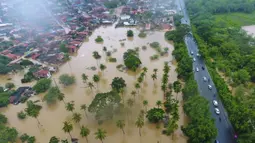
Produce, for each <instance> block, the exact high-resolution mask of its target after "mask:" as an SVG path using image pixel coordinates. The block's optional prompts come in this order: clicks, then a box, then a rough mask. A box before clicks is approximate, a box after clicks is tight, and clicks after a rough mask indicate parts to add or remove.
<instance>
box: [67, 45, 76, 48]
mask: <svg viewBox="0 0 255 143" xmlns="http://www.w3.org/2000/svg"><path fill="white" fill-rule="evenodd" d="M68 48H69V49H76V47H75V46H73V45H70V46H68Z"/></svg>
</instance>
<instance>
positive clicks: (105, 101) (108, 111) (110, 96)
mask: <svg viewBox="0 0 255 143" xmlns="http://www.w3.org/2000/svg"><path fill="white" fill-rule="evenodd" d="M120 100H121V99H120V95H119V94H118V93H117V92H115V91H110V92H106V93H98V94H96V96H95V98H94V99H93V101H92V102H91V104H90V105H89V107H88V111H89V112H91V113H95V114H96V115H95V117H96V119H97V120H103V118H105V119H112V117H113V115H114V112H115V110H116V109H117V108H116V107H118V106H119V104H120Z"/></svg>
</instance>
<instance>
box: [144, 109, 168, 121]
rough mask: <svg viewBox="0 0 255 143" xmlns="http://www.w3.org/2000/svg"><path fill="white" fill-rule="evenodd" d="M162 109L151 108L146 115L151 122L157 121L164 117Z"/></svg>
mask: <svg viewBox="0 0 255 143" xmlns="http://www.w3.org/2000/svg"><path fill="white" fill-rule="evenodd" d="M164 114H165V112H164V110H163V109H161V108H152V109H150V110H149V111H148V112H147V115H146V117H147V118H148V120H149V121H150V122H152V123H158V122H160V121H161V120H162V119H163V118H164Z"/></svg>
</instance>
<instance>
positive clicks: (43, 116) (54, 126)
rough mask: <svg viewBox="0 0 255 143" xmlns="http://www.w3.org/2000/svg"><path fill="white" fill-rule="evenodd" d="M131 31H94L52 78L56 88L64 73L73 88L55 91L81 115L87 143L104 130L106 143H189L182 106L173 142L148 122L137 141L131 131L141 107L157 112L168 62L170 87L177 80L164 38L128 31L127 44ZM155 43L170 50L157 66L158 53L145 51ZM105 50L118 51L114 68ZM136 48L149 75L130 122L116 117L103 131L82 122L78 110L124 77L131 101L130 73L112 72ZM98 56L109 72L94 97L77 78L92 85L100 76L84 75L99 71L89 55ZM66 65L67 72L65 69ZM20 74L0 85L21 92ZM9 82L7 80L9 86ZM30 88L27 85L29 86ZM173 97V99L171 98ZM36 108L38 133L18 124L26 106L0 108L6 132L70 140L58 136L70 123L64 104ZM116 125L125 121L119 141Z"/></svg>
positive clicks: (43, 141) (43, 140)
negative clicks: (86, 79) (97, 40)
mask: <svg viewBox="0 0 255 143" xmlns="http://www.w3.org/2000/svg"><path fill="white" fill-rule="evenodd" d="M128 29H131V28H118V29H115V28H114V26H108V27H100V28H98V29H96V30H95V31H94V32H93V34H92V35H91V36H90V37H89V40H87V41H86V42H84V43H83V45H82V46H81V48H80V49H79V51H78V53H77V54H76V55H75V56H73V57H72V59H71V61H70V62H69V64H68V63H66V64H64V65H62V66H61V67H60V70H59V72H58V73H56V74H54V75H53V77H52V78H53V79H55V80H56V81H57V83H58V77H59V76H60V75H61V74H64V73H68V74H72V75H74V76H75V77H76V79H77V80H76V84H74V85H72V86H69V87H66V88H64V87H63V86H61V85H59V84H58V85H59V87H60V88H61V90H62V92H63V93H64V94H65V97H66V99H65V100H66V101H74V102H75V112H79V113H81V114H82V120H81V122H80V125H84V126H88V128H89V129H90V130H91V134H90V135H89V137H88V140H89V142H90V143H97V142H100V141H99V140H96V139H95V135H94V133H95V131H96V130H97V128H103V129H105V130H106V131H107V136H106V139H105V141H104V142H105V143H157V142H158V141H159V143H186V142H187V138H186V137H184V135H183V133H182V132H181V129H180V126H181V125H184V124H185V123H187V118H186V116H185V115H184V113H183V110H182V106H180V107H179V113H180V120H179V121H178V125H179V127H178V129H177V130H176V131H175V133H174V134H173V136H165V135H162V134H161V131H162V128H163V127H162V126H163V125H161V128H160V129H157V128H156V125H154V124H150V123H149V122H148V121H147V119H146V120H145V126H144V127H143V128H142V136H141V137H140V136H139V132H138V128H137V127H136V126H135V120H136V118H137V117H138V114H139V111H140V110H141V109H143V106H142V101H143V100H145V99H146V100H148V103H149V105H148V109H150V108H153V107H155V106H156V101H157V100H162V101H163V93H162V91H161V88H160V83H161V78H162V73H163V72H162V69H163V63H164V62H165V61H167V62H169V65H171V71H170V73H169V82H170V83H173V82H174V81H175V80H177V74H176V72H175V69H176V66H175V65H172V62H171V61H172V55H171V52H172V51H173V46H172V45H171V44H170V43H168V42H167V41H166V40H165V39H164V32H149V33H148V34H147V37H146V38H139V37H138V36H137V35H138V33H139V30H138V29H135V28H132V30H133V31H134V35H135V36H134V38H132V39H127V38H126V32H127V30H128ZM98 35H100V36H102V37H103V39H104V42H103V43H101V44H97V43H95V41H94V39H95V38H96V37H97V36H98ZM121 39H126V40H125V41H123V42H124V43H125V46H123V47H122V46H121V44H120V41H119V40H121ZM154 41H157V42H159V43H160V44H161V46H162V47H169V54H168V55H167V56H163V57H160V58H159V59H158V60H155V61H151V60H150V58H149V57H150V56H152V55H153V54H156V53H157V52H156V51H155V50H154V49H152V48H150V47H149V43H150V42H154ZM103 46H106V47H107V49H108V50H111V51H113V50H114V49H117V52H115V53H113V54H112V57H114V58H117V62H116V63H109V62H107V61H106V55H105V54H104V52H103ZM142 46H147V50H142V49H141V47H142ZM135 47H140V55H139V57H140V59H141V61H142V63H143V65H142V66H143V67H147V68H148V72H147V75H146V78H145V81H144V84H143V85H142V86H141V87H142V88H141V91H140V92H139V95H137V96H136V100H135V105H134V106H133V107H132V112H131V113H129V114H128V116H116V117H114V118H113V120H112V121H107V122H104V123H103V124H102V125H98V123H97V121H96V120H95V118H94V116H93V115H92V114H90V113H88V118H86V117H85V114H84V112H83V111H81V110H80V105H81V104H84V103H85V104H87V105H89V104H90V103H91V101H92V99H93V97H94V96H95V94H96V92H107V91H110V90H111V87H110V83H111V81H112V79H113V78H114V77H122V78H124V79H125V81H126V84H127V87H126V89H125V92H124V98H125V100H127V99H128V98H133V97H132V96H131V95H130V93H131V91H132V90H135V88H134V83H135V81H136V79H135V77H138V74H139V73H138V72H137V75H136V76H135V74H134V73H132V72H120V71H118V70H117V69H116V66H117V65H119V64H123V59H122V56H123V53H124V52H125V51H126V50H127V49H132V48H135ZM93 51H98V52H99V53H100V54H101V55H102V58H101V60H100V63H103V64H105V65H106V66H107V69H106V70H105V71H104V72H103V73H101V74H100V75H101V81H100V83H99V85H98V86H99V88H98V91H95V90H94V91H93V92H91V91H90V89H88V88H84V86H85V85H84V83H83V82H82V79H81V74H82V73H86V74H87V75H89V79H90V81H91V80H92V79H91V77H92V76H93V75H94V74H98V71H92V70H88V69H87V68H88V67H92V66H97V61H96V60H95V59H94V58H93V57H92V52H93ZM69 65H70V66H69ZM154 68H158V79H157V80H156V82H155V83H154V82H153V80H152V78H151V74H152V71H153V69H154ZM22 76H23V73H22V72H21V73H18V74H14V75H12V74H11V75H7V76H1V80H0V83H1V84H4V83H6V82H8V81H11V82H14V83H15V84H16V85H17V86H21V85H22V84H21V83H20V79H21V78H22ZM8 78H11V79H9V80H8ZM31 84H32V83H30V84H28V85H31ZM175 96H176V95H175V94H174V97H175ZM42 97H43V94H41V95H37V96H34V97H31V98H30V99H31V100H38V99H39V100H41V99H42ZM177 97H178V100H180V101H181V102H180V105H181V104H182V97H181V94H178V96H177ZM38 104H40V105H42V106H43V108H42V110H41V112H40V115H39V117H38V119H39V121H40V122H41V124H42V125H43V126H42V128H38V126H37V121H36V120H35V119H33V118H31V117H28V118H27V119H25V120H23V121H22V120H19V119H18V118H17V112H19V111H21V110H24V108H25V107H26V105H25V104H19V105H18V106H15V105H9V106H8V107H7V108H2V109H0V111H1V112H2V113H3V114H5V115H6V116H7V117H8V119H9V126H12V127H15V128H17V130H18V131H19V132H20V133H27V134H29V135H33V136H35V137H36V139H37V142H38V143H47V142H48V141H49V139H50V138H51V137H52V136H57V137H59V138H61V139H65V138H68V139H69V135H68V134H66V133H64V132H63V131H62V126H63V122H64V121H71V118H72V113H71V112H68V111H66V110H65V107H64V104H63V103H62V102H58V103H56V105H53V106H48V105H47V104H46V103H45V102H39V103H38ZM118 119H125V122H126V127H125V131H126V134H125V135H123V134H122V131H121V130H120V129H119V128H117V127H116V125H115V122H116V120H118ZM71 122H72V123H73V125H74V130H73V131H72V132H71V134H72V136H73V137H76V138H79V141H80V143H85V142H86V140H85V139H83V138H81V136H80V135H79V131H80V130H79V128H80V125H79V124H78V123H74V122H73V121H71Z"/></svg>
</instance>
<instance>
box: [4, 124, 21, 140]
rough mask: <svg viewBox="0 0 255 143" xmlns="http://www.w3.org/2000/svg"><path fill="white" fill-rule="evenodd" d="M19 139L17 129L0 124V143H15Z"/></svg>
mask: <svg viewBox="0 0 255 143" xmlns="http://www.w3.org/2000/svg"><path fill="white" fill-rule="evenodd" d="M17 137H18V131H17V130H16V129H15V128H9V127H6V126H4V125H1V124H0V142H1V143H8V142H15V141H16V139H17Z"/></svg>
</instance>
